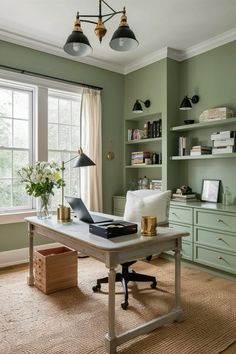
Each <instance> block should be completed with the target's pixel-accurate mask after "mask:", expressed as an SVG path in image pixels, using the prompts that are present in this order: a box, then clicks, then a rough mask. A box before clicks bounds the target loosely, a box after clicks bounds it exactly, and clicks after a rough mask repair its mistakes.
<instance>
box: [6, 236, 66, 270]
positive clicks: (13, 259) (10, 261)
mask: <svg viewBox="0 0 236 354" xmlns="http://www.w3.org/2000/svg"><path fill="white" fill-rule="evenodd" d="M58 246H61V244H60V243H56V242H55V243H47V244H44V245H40V246H34V249H36V250H39V249H43V248H53V247H58ZM28 261H29V248H28V247H26V248H20V249H17V250H11V251H5V252H0V268H5V267H9V266H13V265H16V264H23V263H28Z"/></svg>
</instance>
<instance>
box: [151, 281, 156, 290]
mask: <svg viewBox="0 0 236 354" xmlns="http://www.w3.org/2000/svg"><path fill="white" fill-rule="evenodd" d="M156 287H157V282H156V281H154V282H153V283H152V284H151V288H152V289H156Z"/></svg>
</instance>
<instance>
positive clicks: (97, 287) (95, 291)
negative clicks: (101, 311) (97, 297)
mask: <svg viewBox="0 0 236 354" xmlns="http://www.w3.org/2000/svg"><path fill="white" fill-rule="evenodd" d="M92 289H93V292H94V293H97V292H98V291H99V290H101V284H97V285H95V286H93V287H92Z"/></svg>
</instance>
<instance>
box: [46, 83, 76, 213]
mask: <svg viewBox="0 0 236 354" xmlns="http://www.w3.org/2000/svg"><path fill="white" fill-rule="evenodd" d="M80 111H81V94H73V93H68V92H62V91H55V90H49V91H48V160H49V161H57V162H58V163H59V164H60V163H61V161H64V162H66V161H69V160H70V159H71V158H72V157H74V156H76V154H77V151H78V148H79V147H80ZM73 163H74V161H71V162H68V163H66V164H65V178H64V179H65V183H66V187H65V195H70V196H78V195H80V185H79V180H80V179H79V172H80V169H78V168H75V169H74V168H73ZM54 192H55V197H54V198H53V206H54V208H56V206H57V205H58V204H61V199H60V198H61V191H60V190H55V191H54Z"/></svg>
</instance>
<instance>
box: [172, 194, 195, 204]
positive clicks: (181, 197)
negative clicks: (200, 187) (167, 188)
mask: <svg viewBox="0 0 236 354" xmlns="http://www.w3.org/2000/svg"><path fill="white" fill-rule="evenodd" d="M172 200H173V201H176V202H185V203H186V202H194V201H197V196H196V193H190V194H180V193H173V194H172Z"/></svg>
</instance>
